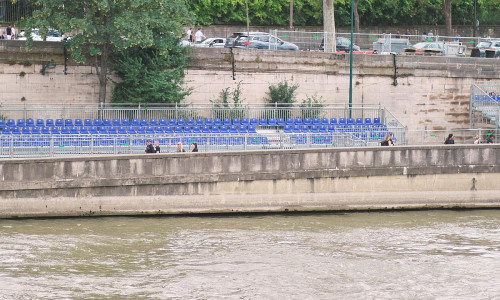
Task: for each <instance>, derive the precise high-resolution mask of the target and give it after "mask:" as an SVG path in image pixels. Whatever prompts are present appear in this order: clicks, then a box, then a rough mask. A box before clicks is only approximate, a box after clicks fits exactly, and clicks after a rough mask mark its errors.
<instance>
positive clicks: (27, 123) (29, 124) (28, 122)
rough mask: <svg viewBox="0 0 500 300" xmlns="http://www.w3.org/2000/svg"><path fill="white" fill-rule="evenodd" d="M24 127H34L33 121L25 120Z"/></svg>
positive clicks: (30, 119)
mask: <svg viewBox="0 0 500 300" xmlns="http://www.w3.org/2000/svg"><path fill="white" fill-rule="evenodd" d="M26 126H28V127H34V126H35V120H33V119H32V118H29V119H27V120H26Z"/></svg>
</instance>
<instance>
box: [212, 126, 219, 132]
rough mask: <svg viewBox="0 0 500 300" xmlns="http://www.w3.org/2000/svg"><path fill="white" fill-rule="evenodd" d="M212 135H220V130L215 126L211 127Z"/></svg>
mask: <svg viewBox="0 0 500 300" xmlns="http://www.w3.org/2000/svg"><path fill="white" fill-rule="evenodd" d="M212 133H220V128H219V126H217V125H214V126H212Z"/></svg>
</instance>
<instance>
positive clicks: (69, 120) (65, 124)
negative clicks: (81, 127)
mask: <svg viewBox="0 0 500 300" xmlns="http://www.w3.org/2000/svg"><path fill="white" fill-rule="evenodd" d="M64 126H66V127H70V126H73V119H64Z"/></svg>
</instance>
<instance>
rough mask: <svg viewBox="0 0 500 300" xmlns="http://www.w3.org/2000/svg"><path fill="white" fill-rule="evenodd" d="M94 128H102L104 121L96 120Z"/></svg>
mask: <svg viewBox="0 0 500 300" xmlns="http://www.w3.org/2000/svg"><path fill="white" fill-rule="evenodd" d="M93 126H96V127H98V126H102V121H101V119H94V124H93Z"/></svg>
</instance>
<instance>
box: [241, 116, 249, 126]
mask: <svg viewBox="0 0 500 300" xmlns="http://www.w3.org/2000/svg"><path fill="white" fill-rule="evenodd" d="M241 125H245V126H248V125H250V120H249V119H248V118H243V119H241Z"/></svg>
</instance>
